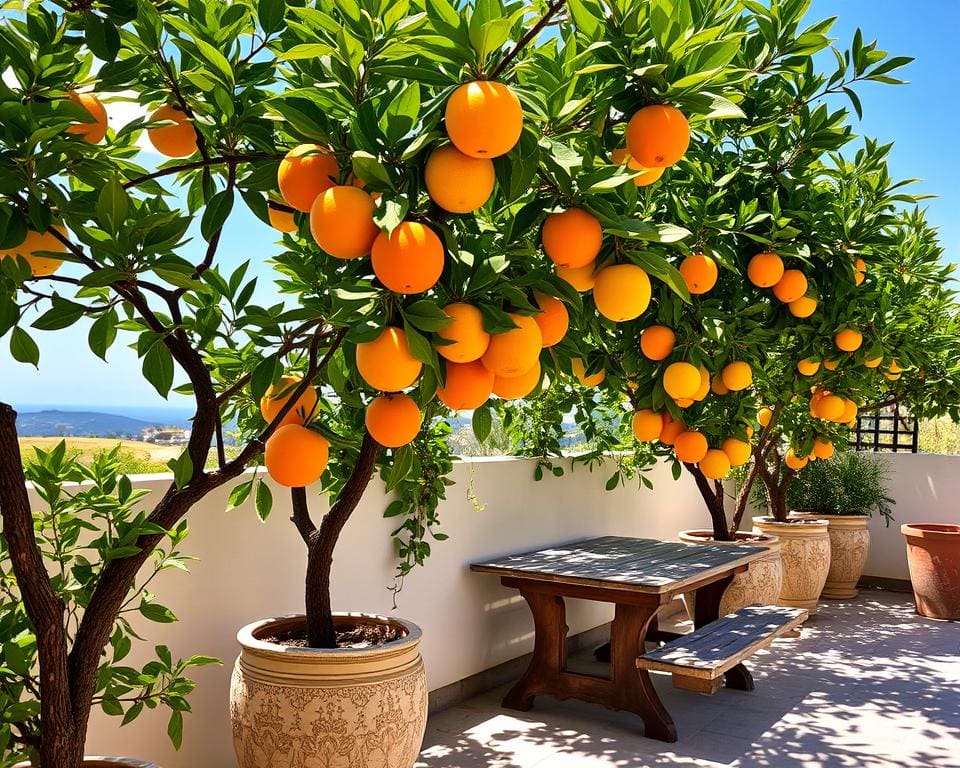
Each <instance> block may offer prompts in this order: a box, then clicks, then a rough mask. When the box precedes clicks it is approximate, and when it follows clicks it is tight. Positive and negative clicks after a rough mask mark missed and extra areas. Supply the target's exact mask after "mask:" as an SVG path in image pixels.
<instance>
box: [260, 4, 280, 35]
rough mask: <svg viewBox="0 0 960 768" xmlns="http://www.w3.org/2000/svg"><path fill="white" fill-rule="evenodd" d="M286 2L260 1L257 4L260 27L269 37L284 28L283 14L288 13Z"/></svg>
mask: <svg viewBox="0 0 960 768" xmlns="http://www.w3.org/2000/svg"><path fill="white" fill-rule="evenodd" d="M286 6H287V4H286V2H284V1H283V0H259V2H258V3H257V19H258V20H259V22H260V27H261V28H262V29H263V31H264V32H266V33H267V34H268V35H269V34H270V33H271V32H276V31H277V30H279V29H280V28H281V27H282V26H283V14H284V11H286Z"/></svg>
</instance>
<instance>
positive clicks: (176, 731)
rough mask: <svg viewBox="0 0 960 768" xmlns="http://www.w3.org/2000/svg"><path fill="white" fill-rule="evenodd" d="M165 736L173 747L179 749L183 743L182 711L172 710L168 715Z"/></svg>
mask: <svg viewBox="0 0 960 768" xmlns="http://www.w3.org/2000/svg"><path fill="white" fill-rule="evenodd" d="M167 736H169V737H170V742H171V743H172V744H173V746H174V748H176V749H180V746H181V745H182V744H183V712H181V711H179V710H174V711H173V713H172V714H171V715H170V722H169V723H167Z"/></svg>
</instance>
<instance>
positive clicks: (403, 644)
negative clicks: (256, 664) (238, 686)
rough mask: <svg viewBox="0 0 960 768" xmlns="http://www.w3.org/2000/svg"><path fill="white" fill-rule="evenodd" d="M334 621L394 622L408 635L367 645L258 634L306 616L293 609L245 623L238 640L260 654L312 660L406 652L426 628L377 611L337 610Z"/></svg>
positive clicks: (247, 648) (243, 645)
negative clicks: (299, 643)
mask: <svg viewBox="0 0 960 768" xmlns="http://www.w3.org/2000/svg"><path fill="white" fill-rule="evenodd" d="M333 618H334V621H335V622H336V620H337V619H350V620H353V621H358V622H360V621H365V622H366V623H368V624H393V625H396V626H400V627H402V628H403V629H404V630H405V631H406V633H407V634H406V635H405V636H404V637H402V638H400V639H399V640H393V641H391V642H389V643H384V644H383V645H369V646H366V647H365V648H296V647H291V646H286V645H277V644H276V643H268V642H266V641H264V640H260V639H259V638H258V637H257V634H259V633H262V632H263V631H264V630H265V629H268V628H271V627H275V626H280V625H283V624H295V623H300V622H302V621H304V620H305V616H304V614H302V613H290V614H286V615H283V616H273V617H271V618H269V619H260V620H259V621H254V622H252V623H250V624H247V625H246V626H245V627H242V628H241V629H240V631H239V632H237V642H238V643H240V645H241V647H242V648H243V649H244V650H249V651H254V652H256V653H259V654H264V655H267V656H272V657H274V658H280V659H289V660H291V661H293V660H295V659H301V660H309V659H318V658H342V659H351V658H358V657H361V656H373V655H379V654H383V655H387V656H393V655H395V654H398V653H402V652H403V651H406V650H408V649H410V648H414V647H416V646H417V645H419V643H420V640H421V637H422V635H423V632H422V631H421V629H420V627H418V626H417V625H416V624H414V623H413V622H412V621H407V620H406V619H400V618H396V617H393V616H384V615H382V614H377V613H352V612H341V611H335V612H334V614H333Z"/></svg>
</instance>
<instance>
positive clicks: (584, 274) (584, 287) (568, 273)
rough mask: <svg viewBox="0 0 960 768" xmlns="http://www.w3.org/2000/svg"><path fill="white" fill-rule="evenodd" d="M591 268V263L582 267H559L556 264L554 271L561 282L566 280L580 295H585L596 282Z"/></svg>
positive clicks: (592, 264)
mask: <svg viewBox="0 0 960 768" xmlns="http://www.w3.org/2000/svg"><path fill="white" fill-rule="evenodd" d="M593 268H594V263H593V262H592V261H591V262H590V263H589V264H585V265H584V266H582V267H561V266H560V265H559V264H558V265H557V266H556V267H555V268H554V271H555V272H556V273H557V277H559V278H560V279H561V280H566V281H567V282H568V283H569V284H570V285H572V286H573V287H574V288H575V289H576V290H578V291H580V293H585V292H587V291H589V290H592V289H593V284H594V283H595V282H596V280H597V278H596V276H595V275H594V272H593Z"/></svg>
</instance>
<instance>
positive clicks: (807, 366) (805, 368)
mask: <svg viewBox="0 0 960 768" xmlns="http://www.w3.org/2000/svg"><path fill="white" fill-rule="evenodd" d="M797 370H798V371H799V372H800V375H801V376H813V375H814V374H815V373H816V372H817V371H819V370H820V361H819V360H814V359H813V358H812V357H805V358H803V360H801V361H800V362H799V363H797Z"/></svg>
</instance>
